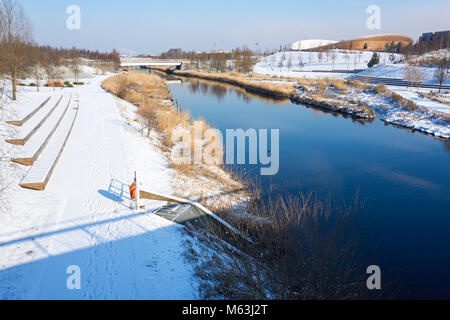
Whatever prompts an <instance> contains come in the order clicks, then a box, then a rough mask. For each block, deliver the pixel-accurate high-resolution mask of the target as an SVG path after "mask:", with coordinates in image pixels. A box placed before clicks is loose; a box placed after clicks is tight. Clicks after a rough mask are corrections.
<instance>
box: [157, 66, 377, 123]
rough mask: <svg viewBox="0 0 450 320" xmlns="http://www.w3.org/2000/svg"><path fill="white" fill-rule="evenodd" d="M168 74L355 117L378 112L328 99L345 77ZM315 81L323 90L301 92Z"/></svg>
mask: <svg viewBox="0 0 450 320" xmlns="http://www.w3.org/2000/svg"><path fill="white" fill-rule="evenodd" d="M165 71H166V72H167V73H173V74H174V75H178V76H183V77H190V78H198V79H204V80H211V81H216V82H220V83H225V84H231V85H234V86H237V87H240V88H243V89H244V90H246V91H248V92H250V93H256V94H260V95H265V96H271V97H273V98H286V99H290V100H291V101H292V102H294V103H296V104H307V105H311V106H314V107H316V108H319V109H322V110H326V111H331V112H336V113H341V114H343V115H349V116H351V117H353V118H357V119H364V120H373V119H374V118H375V112H374V111H373V110H372V109H371V108H369V107H368V106H366V105H365V104H363V103H356V102H354V101H353V102H352V101H347V100H345V99H338V98H336V97H334V99H330V98H327V97H326V96H324V95H323V92H324V91H325V89H326V88H331V87H337V88H340V87H341V86H342V85H341V82H342V83H343V84H344V85H345V82H344V81H342V80H334V79H328V78H327V79H314V80H313V79H291V78H272V77H265V76H258V75H250V76H246V75H243V74H238V73H220V74H213V73H205V72H192V71H189V72H188V71H168V70H165ZM311 81H314V82H315V84H320V87H321V90H318V91H308V94H302V93H300V92H299V91H298V89H299V88H302V86H303V85H305V84H308V85H309V84H310V83H311Z"/></svg>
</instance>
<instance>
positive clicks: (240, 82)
mask: <svg viewBox="0 0 450 320" xmlns="http://www.w3.org/2000/svg"><path fill="white" fill-rule="evenodd" d="M173 74H175V75H178V76H183V77H191V78H199V79H205V80H212V81H217V82H221V83H226V84H231V85H234V86H238V87H241V88H243V89H245V90H247V91H249V92H251V93H259V94H262V95H268V96H272V97H275V98H289V97H290V96H291V95H292V94H293V93H294V83H292V82H289V81H288V80H287V81H282V80H281V79H277V80H278V81H273V80H274V79H268V78H267V77H260V76H246V75H243V74H240V73H233V72H230V73H218V74H214V73H206V72H193V71H189V72H188V71H174V72H173Z"/></svg>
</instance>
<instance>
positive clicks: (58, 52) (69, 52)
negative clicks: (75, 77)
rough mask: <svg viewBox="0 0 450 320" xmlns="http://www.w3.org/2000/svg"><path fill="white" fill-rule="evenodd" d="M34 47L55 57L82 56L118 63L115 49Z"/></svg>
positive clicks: (117, 53)
mask: <svg viewBox="0 0 450 320" xmlns="http://www.w3.org/2000/svg"><path fill="white" fill-rule="evenodd" d="M35 49H38V50H40V51H41V52H42V53H43V54H46V55H49V56H52V57H55V58H57V59H72V58H84V59H88V60H101V61H110V62H116V63H120V55H119V52H118V51H116V50H113V51H112V52H99V51H98V50H96V51H92V50H87V49H78V48H75V47H73V48H71V49H66V48H55V47H51V46H35Z"/></svg>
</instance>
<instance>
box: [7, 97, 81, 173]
mask: <svg viewBox="0 0 450 320" xmlns="http://www.w3.org/2000/svg"><path fill="white" fill-rule="evenodd" d="M71 99H72V96H71V95H67V94H64V95H63V97H62V99H61V100H60V102H59V103H58V105H57V106H56V109H55V110H54V111H53V112H52V113H51V114H50V116H49V117H48V118H47V119H46V120H45V122H44V123H43V124H42V125H41V126H40V128H39V130H37V131H36V132H35V133H34V134H33V135H32V137H31V138H30V139H29V140H27V141H26V143H25V145H24V147H23V148H22V150H21V151H19V153H18V154H16V155H15V156H14V157H13V158H12V159H11V160H12V161H13V162H16V163H20V164H23V165H26V166H31V165H33V163H34V162H35V161H36V159H37V158H38V157H39V155H40V154H41V152H42V150H43V149H44V148H45V146H46V145H47V143H48V142H49V141H50V139H51V137H52V135H53V134H54V132H55V131H56V129H57V128H58V126H59V124H60V123H61V121H62V120H63V118H64V115H65V114H66V112H67V110H68V108H69V104H70V101H71Z"/></svg>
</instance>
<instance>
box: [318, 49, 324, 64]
mask: <svg viewBox="0 0 450 320" xmlns="http://www.w3.org/2000/svg"><path fill="white" fill-rule="evenodd" d="M317 58H318V59H319V63H322V61H323V52H322V51H320V52H319V54H318V55H317Z"/></svg>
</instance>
